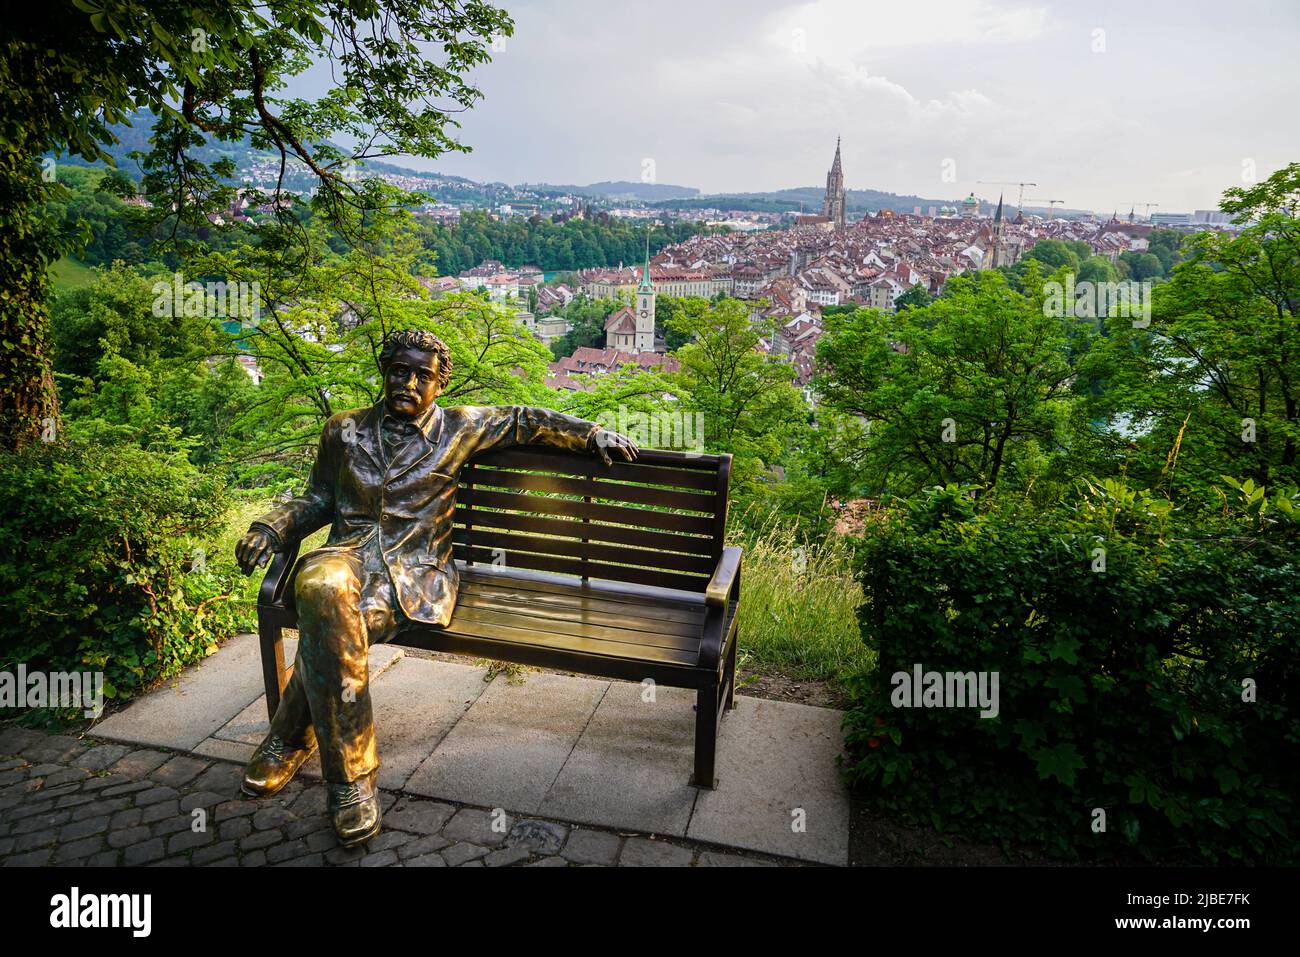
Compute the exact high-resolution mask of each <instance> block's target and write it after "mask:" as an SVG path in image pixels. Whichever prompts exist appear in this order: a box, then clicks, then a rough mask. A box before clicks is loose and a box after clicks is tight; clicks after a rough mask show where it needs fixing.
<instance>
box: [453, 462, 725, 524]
mask: <svg viewBox="0 0 1300 957" xmlns="http://www.w3.org/2000/svg"><path fill="white" fill-rule="evenodd" d="M472 481H473V472H472V470H470V469H465V470H464V471H463V472H461V479H460V492H459V494H458V496H457V501H459V502H460V503H461V504H462V505H468V506H471V507H473V508H474V509H476V510H477V509H479V508H504V509H510V510H511V511H517V512H527V513H539V514H542V515H551V516H554V517H555V518H557V519H565V518H568V519H571V520H572V519H577V520H581V519H584V518H589V519H591V520H592V521H594V522H611V523H614V524H617V525H630V526H632V527H633V528H648V529H654V530H658V531H666V532H690V533H692V534H696V535H711V534H712V533H713V531H714V529H715V527H716V524H717V523H716V522H715V521H714V519H713V518H712V517H710V516H707V515H689V514H683V513H678V512H664V511H660V510H658V509H652V508H630V507H628V506H625V505H605V504H602V503H600V502H578V501H574V500H573V499H565V498H550V497H548V496H546V495H524V494H521V493H516V492H494V491H491V490H490V489H473V491H469V486H467V484H466V483H467V482H472Z"/></svg>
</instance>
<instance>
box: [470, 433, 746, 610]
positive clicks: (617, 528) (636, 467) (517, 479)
mask: <svg viewBox="0 0 1300 957" xmlns="http://www.w3.org/2000/svg"><path fill="white" fill-rule="evenodd" d="M730 465H731V456H729V455H697V454H687V453H683V452H672V451H665V450H660V449H646V450H643V451H642V452H641V453H640V454H639V455H638V457H637V460H636V461H635V462H618V463H614V464H613V465H610V466H606V465H605V464H604V463H603V462H601V461H599V459H595V458H593V457H592V456H591V455H590V454H588V453H577V452H569V451H565V450H561V449H552V448H546V447H542V446H527V447H520V448H514V449H508V450H502V451H495V452H489V453H487V454H485V455H482V456H480V457H478V458H476V459H474V460H473V461H471V462H470V463H469V464H468V465H467V466H466V467H465V469H464V470H463V471H462V472H461V477H460V487H459V490H458V492H457V507H456V510H455V514H454V519H453V520H454V523H455V527H454V531H453V533H452V552H453V554H454V555H455V557H456V558H458V559H460V560H462V561H465V562H472V563H474V564H476V565H477V564H483V565H489V566H491V565H492V564H493V563H494V560H495V561H496V562H498V563H500V562H502V561H504V564H505V565H506V567H510V568H524V569H533V570H537V571H548V572H558V573H561V574H567V575H576V576H578V577H580V578H583V579H588V578H600V579H608V580H612V581H621V582H628V583H633V584H640V585H653V586H661V587H666V588H678V589H684V590H688V591H695V592H701V591H704V590H705V588H706V587H707V585H708V581H709V578H710V576H711V575H712V573H713V570H714V568H715V566H716V563H717V560H718V558H719V557H720V556H721V554H722V547H723V534H724V532H725V527H726V512H727V491H728V489H727V485H728V481H729V479H730Z"/></svg>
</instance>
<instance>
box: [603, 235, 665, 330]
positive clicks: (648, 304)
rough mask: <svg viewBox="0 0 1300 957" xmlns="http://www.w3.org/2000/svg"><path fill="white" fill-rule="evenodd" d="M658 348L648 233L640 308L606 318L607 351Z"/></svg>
mask: <svg viewBox="0 0 1300 957" xmlns="http://www.w3.org/2000/svg"><path fill="white" fill-rule="evenodd" d="M654 347H655V288H654V284H653V283H652V282H651V281H650V236H649V234H648V233H647V234H646V247H645V268H644V269H643V271H642V273H641V283H640V284H639V285H638V286H637V288H636V305H635V306H624V307H623V308H622V309H618V310H616V311H615V312H613V313H611V314H610V315H609V316H608V317H607V318H606V319H605V348H606V349H619V350H622V351H624V352H632V353H640V352H653V351H654Z"/></svg>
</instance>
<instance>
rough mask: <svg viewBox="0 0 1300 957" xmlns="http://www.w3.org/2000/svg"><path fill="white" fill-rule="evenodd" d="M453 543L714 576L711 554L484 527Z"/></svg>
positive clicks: (456, 536)
mask: <svg viewBox="0 0 1300 957" xmlns="http://www.w3.org/2000/svg"><path fill="white" fill-rule="evenodd" d="M480 514H481V513H480ZM451 540H452V542H453V543H455V544H460V545H481V546H482V547H484V548H504V549H506V550H507V551H521V552H540V553H541V554H543V555H565V556H568V557H569V558H584V557H585V558H590V559H593V560H595V561H598V562H614V563H617V564H627V565H643V566H645V567H647V568H663V569H669V570H672V571H679V572H694V573H695V574H697V575H712V574H713V569H714V566H715V563H714V561H713V559H712V558H711V557H709V556H708V555H679V554H678V553H676V552H663V551H658V550H657V549H648V548H628V547H626V546H623V545H606V544H603V543H601V542H592V541H586V542H581V541H574V540H573V539H571V538H544V537H542V536H540V535H511V534H509V533H506V532H497V531H492V530H491V529H484V528H482V527H479V528H475V529H474V530H473V532H469V531H466V530H465V529H464V528H457V529H453V531H452V534H451Z"/></svg>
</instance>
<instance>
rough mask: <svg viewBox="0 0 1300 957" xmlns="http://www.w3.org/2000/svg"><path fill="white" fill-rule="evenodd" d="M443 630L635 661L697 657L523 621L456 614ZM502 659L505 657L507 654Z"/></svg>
mask: <svg viewBox="0 0 1300 957" xmlns="http://www.w3.org/2000/svg"><path fill="white" fill-rule="evenodd" d="M445 631H446V632H447V633H448V634H451V635H464V636H466V637H470V638H486V639H489V640H492V641H502V642H508V643H509V644H512V645H532V646H535V647H539V648H543V649H555V650H567V651H579V652H585V653H587V654H599V655H604V656H607V657H613V658H626V659H632V660H635V661H651V662H663V663H669V664H676V665H687V666H689V665H694V664H696V663H697V662H698V661H699V657H700V655H699V650H698V648H697V649H696V650H694V651H692V650H688V649H682V648H654V647H651V646H649V645H634V644H628V643H626V642H620V641H611V640H606V639H600V638H587V637H583V636H581V635H562V634H556V633H554V632H545V631H539V630H538V629H537V628H536V626H535V625H532V624H525V625H524V626H523V627H510V626H507V625H498V624H492V623H489V622H483V621H473V620H470V619H468V618H462V619H460V620H457V616H453V617H452V620H451V621H450V622H449V623H448V624H447V627H446V629H445ZM506 659H507V660H509V656H508V655H507V656H506Z"/></svg>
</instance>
